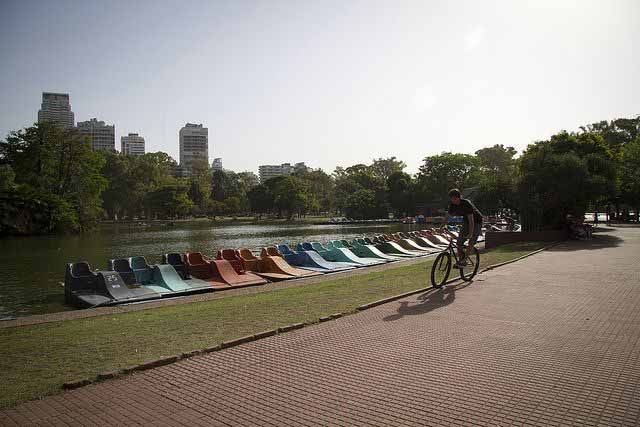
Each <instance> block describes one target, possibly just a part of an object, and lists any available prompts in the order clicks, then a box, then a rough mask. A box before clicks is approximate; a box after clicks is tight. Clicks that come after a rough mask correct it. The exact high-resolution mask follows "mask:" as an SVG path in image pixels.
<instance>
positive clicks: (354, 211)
mask: <svg viewBox="0 0 640 427" xmlns="http://www.w3.org/2000/svg"><path fill="white" fill-rule="evenodd" d="M376 209H377V206H376V194H375V192H373V191H371V190H367V189H364V188H361V189H359V190H356V191H355V192H354V193H352V194H350V195H349V196H348V197H347V199H346V201H345V206H344V212H345V215H346V216H347V217H349V218H353V219H370V218H375V216H374V215H372V213H373V212H375V211H376Z"/></svg>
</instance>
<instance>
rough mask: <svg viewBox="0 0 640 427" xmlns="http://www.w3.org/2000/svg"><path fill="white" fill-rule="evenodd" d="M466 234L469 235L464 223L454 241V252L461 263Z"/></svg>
mask: <svg viewBox="0 0 640 427" xmlns="http://www.w3.org/2000/svg"><path fill="white" fill-rule="evenodd" d="M467 234H469V228H468V227H467V225H466V223H465V225H463V226H462V230H460V233H459V234H458V238H457V239H456V246H457V247H456V251H457V255H458V261H462V260H463V259H464V257H465V254H464V242H466V241H467Z"/></svg>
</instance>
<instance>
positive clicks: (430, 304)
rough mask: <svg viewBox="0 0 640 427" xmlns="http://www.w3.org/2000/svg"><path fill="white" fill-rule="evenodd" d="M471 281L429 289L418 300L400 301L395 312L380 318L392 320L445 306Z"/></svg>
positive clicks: (386, 320) (387, 320)
mask: <svg viewBox="0 0 640 427" xmlns="http://www.w3.org/2000/svg"><path fill="white" fill-rule="evenodd" d="M471 283H473V281H471V282H463V283H458V284H456V285H453V286H452V285H449V286H444V287H443V288H441V289H429V290H428V291H427V292H425V293H424V294H422V295H420V296H419V297H418V302H416V303H413V304H410V303H409V301H401V302H400V307H398V311H397V312H396V314H391V315H389V316H387V317H385V318H383V319H382V320H384V321H385V322H392V321H394V320H398V319H401V318H403V317H404V316H411V315H416V314H425V313H428V312H430V311H432V310H435V309H437V308H440V307H445V306H447V305H449V304H451V303H453V301H454V300H455V299H456V291H459V290H460V289H464V288H466V287H467V286H469V285H470V284H471Z"/></svg>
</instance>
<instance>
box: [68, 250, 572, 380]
mask: <svg viewBox="0 0 640 427" xmlns="http://www.w3.org/2000/svg"><path fill="white" fill-rule="evenodd" d="M558 243H560V242H554V243H552V244H550V245H547V246H545V247H543V248H541V249H538V250H536V251H533V252H530V253H528V254H525V255H522V256H520V257H518V258H514V259H512V260H509V261H505V262H501V263H498V264H493V265H490V266H488V267H485V268H483V269H482V270H480V271H479V272H478V274H481V273H484V272H486V271H490V270H493V269H494V268H497V267H501V266H503V265H507V264H511V263H514V262H516V261H520V260H522V259H524V258H527V257H530V256H532V255H535V254H537V253H539V252H542V251H544V250H547V249H549V248H551V247H553V246H556V245H557V244H558ZM460 280H462V279H460V278H459V277H457V278H455V279H449V280H447V282H446V283H445V285H448V284H451V283H454V282H458V281H460ZM429 289H433V287H432V286H429V287H426V288H420V289H416V290H413V291H409V292H405V293H402V294H399V295H394V296H391V297H388V298H383V299H381V300H378V301H374V302H370V303H368V304H363V305H360V306H358V307H356V309H355V310H352V311H348V312H344V313H334V314H331V315H329V316H324V317H321V318H319V319H318V320H316V321H309V322H306V323H293V324H291V325H287V326H282V327H279V328H277V329H270V330H268V331H263V332H258V333H256V334H253V335H247V336H244V337H240V338H236V339H234V340H230V341H223V342H222V343H220V344H217V345H215V346H212V347H207V348H203V349H201V350H193V351H190V352H187V353H182V354H179V355H174V356H168V357H162V358H160V359H155V360H149V361H146V362H143V363H141V364H139V365H133V366H129V367H126V368H122V369H119V370H116V371H109V372H102V373H99V374H98V375H96V376H95V377H93V378H82V379H79V380H75V381H69V382H65V383H64V384H62V388H63V389H64V390H73V389H76V388H80V387H84V386H86V385H89V384H93V383H97V382H101V381H105V380H108V379H112V378H117V377H120V376H123V375H127V374H130V373H133V372H141V371H146V370H148V369H153V368H157V367H160V366H164V365H169V364H171V363H174V362H177V361H179V360H184V359H189V358H191V357H194V356H198V355H201V354H206V353H212V352H214V351H220V350H223V349H226V348H231V347H235V346H238V345H240V344H244V343H248V342H252V341H257V340H259V339H262V338H267V337H271V336H274V335H279V334H283V333H286V332H290V331H293V330H296V329H301V328H304V327H305V326H310V325H314V324H318V323H323V322H327V321H329V320H334V319H338V318H340V317H343V316H347V315H350V314H354V313H357V312H360V311H364V310H368V309H370V308H373V307H377V306H379V305H382V304H386V303H388V302H392V301H396V300H399V299H402V298H405V297H408V296H411V295H415V294H418V293H421V292H425V291H428V290H429Z"/></svg>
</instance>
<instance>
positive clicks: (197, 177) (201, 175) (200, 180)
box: [188, 159, 211, 212]
mask: <svg viewBox="0 0 640 427" xmlns="http://www.w3.org/2000/svg"><path fill="white" fill-rule="evenodd" d="M188 194H189V198H190V199H191V200H192V201H193V203H194V207H195V208H197V211H198V212H206V211H207V208H208V206H209V202H210V195H211V170H210V169H209V165H208V163H207V160H206V159H197V160H194V161H193V162H192V164H191V176H190V177H189V192H188Z"/></svg>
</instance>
